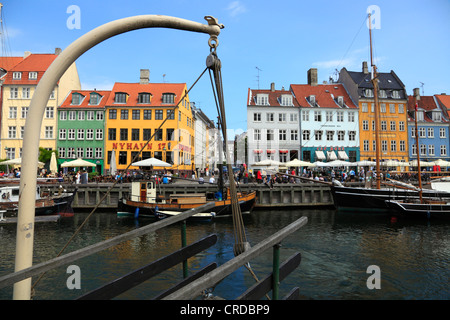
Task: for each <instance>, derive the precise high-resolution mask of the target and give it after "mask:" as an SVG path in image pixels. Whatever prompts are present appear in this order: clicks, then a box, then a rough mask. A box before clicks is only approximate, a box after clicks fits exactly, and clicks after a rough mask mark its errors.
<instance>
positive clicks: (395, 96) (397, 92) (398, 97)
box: [392, 90, 400, 99]
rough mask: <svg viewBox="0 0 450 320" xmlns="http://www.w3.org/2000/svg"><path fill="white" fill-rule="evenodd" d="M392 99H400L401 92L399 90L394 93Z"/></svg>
mask: <svg viewBox="0 0 450 320" xmlns="http://www.w3.org/2000/svg"><path fill="white" fill-rule="evenodd" d="M392 98H394V99H400V92H399V91H398V90H394V91H392Z"/></svg>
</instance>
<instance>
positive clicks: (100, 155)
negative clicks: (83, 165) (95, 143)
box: [95, 148, 103, 159]
mask: <svg viewBox="0 0 450 320" xmlns="http://www.w3.org/2000/svg"><path fill="white" fill-rule="evenodd" d="M95 158H96V159H101V158H103V148H95Z"/></svg>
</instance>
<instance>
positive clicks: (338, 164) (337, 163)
mask: <svg viewBox="0 0 450 320" xmlns="http://www.w3.org/2000/svg"><path fill="white" fill-rule="evenodd" d="M350 166H356V164H355V163H354V162H348V161H343V160H334V161H330V162H325V164H324V167H350Z"/></svg>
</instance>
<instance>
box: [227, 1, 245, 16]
mask: <svg viewBox="0 0 450 320" xmlns="http://www.w3.org/2000/svg"><path fill="white" fill-rule="evenodd" d="M227 10H228V11H229V12H230V15H231V16H232V17H235V16H237V15H239V14H242V13H244V12H246V11H247V9H246V8H245V6H244V5H243V4H242V3H240V2H239V1H233V2H231V3H230V5H229V6H228V8H227Z"/></svg>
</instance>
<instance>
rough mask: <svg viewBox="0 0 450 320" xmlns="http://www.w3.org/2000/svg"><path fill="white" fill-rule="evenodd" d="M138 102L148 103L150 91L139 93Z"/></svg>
mask: <svg viewBox="0 0 450 320" xmlns="http://www.w3.org/2000/svg"><path fill="white" fill-rule="evenodd" d="M138 102H139V103H150V93H139V96H138Z"/></svg>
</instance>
